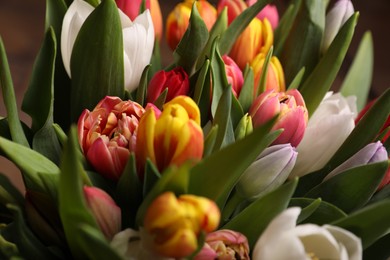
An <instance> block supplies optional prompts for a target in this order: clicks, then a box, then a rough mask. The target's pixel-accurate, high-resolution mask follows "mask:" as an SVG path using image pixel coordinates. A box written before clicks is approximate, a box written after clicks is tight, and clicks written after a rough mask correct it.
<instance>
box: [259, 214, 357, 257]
mask: <svg viewBox="0 0 390 260" xmlns="http://www.w3.org/2000/svg"><path fill="white" fill-rule="evenodd" d="M300 212H301V209H300V208H297V207H293V208H288V209H286V210H285V211H283V212H282V213H280V214H279V215H278V216H276V217H275V218H274V219H273V220H272V221H271V223H269V224H268V227H267V228H266V229H265V230H264V232H263V233H262V234H261V236H260V238H259V239H258V240H257V242H256V244H255V247H254V249H253V254H252V259H254V260H268V259H272V260H285V259H292V260H298V259H299V260H300V259H340V260H361V259H362V256H363V249H362V242H361V240H360V238H358V237H357V236H356V235H355V234H353V233H351V232H350V231H348V230H345V229H343V228H340V227H336V226H331V225H324V226H318V225H314V224H303V225H298V226H296V222H297V219H298V216H299V214H300Z"/></svg>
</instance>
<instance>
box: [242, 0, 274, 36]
mask: <svg viewBox="0 0 390 260" xmlns="http://www.w3.org/2000/svg"><path fill="white" fill-rule="evenodd" d="M256 2H257V0H246V4H247V5H248V6H252V5H253V4H255V3H256ZM256 17H257V18H259V19H260V20H262V21H263V20H264V18H267V19H268V21H269V22H270V23H271V26H272V29H273V30H275V28H276V27H277V26H278V24H279V13H278V8H276V6H274V5H271V4H268V5H266V6H265V7H264V8H263V10H261V11H260V13H258V14H257V16H256Z"/></svg>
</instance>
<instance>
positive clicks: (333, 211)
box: [289, 198, 347, 226]
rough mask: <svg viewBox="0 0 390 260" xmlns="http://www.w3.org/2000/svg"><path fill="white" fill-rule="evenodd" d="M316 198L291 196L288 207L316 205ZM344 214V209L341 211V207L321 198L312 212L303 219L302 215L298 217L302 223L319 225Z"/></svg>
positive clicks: (339, 217) (342, 216)
mask: <svg viewBox="0 0 390 260" xmlns="http://www.w3.org/2000/svg"><path fill="white" fill-rule="evenodd" d="M318 200H319V199H311V198H292V199H291V201H290V204H289V207H301V208H305V207H308V206H310V205H316V204H315V203H316V202H317V201H318ZM302 212H303V211H302ZM301 214H302V213H301ZM346 216H347V214H345V213H344V211H342V210H341V209H339V208H337V207H336V206H334V205H333V204H330V203H328V202H326V201H323V200H321V201H320V205H319V206H318V207H317V208H316V210H315V211H314V212H312V214H310V215H309V216H307V217H306V218H305V219H303V217H301V216H300V217H299V219H301V221H302V223H312V224H317V225H320V226H321V225H324V224H328V223H330V222H333V221H336V220H338V219H341V218H344V217H346Z"/></svg>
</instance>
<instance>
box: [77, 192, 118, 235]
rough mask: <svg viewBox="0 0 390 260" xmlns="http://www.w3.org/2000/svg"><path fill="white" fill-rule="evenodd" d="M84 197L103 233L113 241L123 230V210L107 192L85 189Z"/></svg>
mask: <svg viewBox="0 0 390 260" xmlns="http://www.w3.org/2000/svg"><path fill="white" fill-rule="evenodd" d="M84 196H85V199H86V201H87V205H88V207H89V209H90V210H91V211H92V214H93V216H94V217H95V219H96V222H97V223H98V225H99V227H100V229H101V231H102V232H103V234H104V235H105V236H106V238H107V239H109V240H111V239H112V238H113V237H114V235H115V234H116V233H118V232H119V231H120V230H121V223H122V217H121V216H122V215H121V208H120V207H118V206H117V205H116V203H115V201H114V200H113V199H112V198H111V197H110V195H108V194H107V193H106V192H105V191H103V190H101V189H99V188H95V187H88V186H85V187H84Z"/></svg>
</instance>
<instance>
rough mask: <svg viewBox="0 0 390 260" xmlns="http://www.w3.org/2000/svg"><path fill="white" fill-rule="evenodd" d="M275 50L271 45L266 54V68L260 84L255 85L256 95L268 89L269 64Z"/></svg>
mask: <svg viewBox="0 0 390 260" xmlns="http://www.w3.org/2000/svg"><path fill="white" fill-rule="evenodd" d="M273 50H274V48H273V47H272V46H271V48H270V49H269V51H268V53H267V55H266V56H265V59H264V63H263V68H265V69H263V70H261V75H260V82H259V86H255V87H257V93H256V97H257V96H259V95H260V94H261V93H263V92H264V91H265V89H266V84H267V73H268V66H269V62H270V60H271V57H272V52H273Z"/></svg>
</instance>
